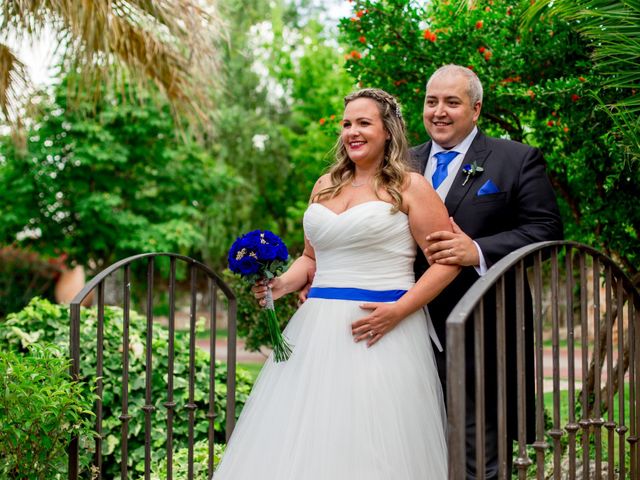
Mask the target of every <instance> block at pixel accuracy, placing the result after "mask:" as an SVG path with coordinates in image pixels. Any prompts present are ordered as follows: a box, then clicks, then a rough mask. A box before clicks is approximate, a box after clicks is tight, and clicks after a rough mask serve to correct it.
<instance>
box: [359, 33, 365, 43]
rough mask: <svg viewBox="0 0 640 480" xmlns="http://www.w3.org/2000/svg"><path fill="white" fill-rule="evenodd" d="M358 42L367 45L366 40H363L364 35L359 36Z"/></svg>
mask: <svg viewBox="0 0 640 480" xmlns="http://www.w3.org/2000/svg"><path fill="white" fill-rule="evenodd" d="M358 40H359V41H360V43H367V39H366V38H364V35H360V37H359V38H358Z"/></svg>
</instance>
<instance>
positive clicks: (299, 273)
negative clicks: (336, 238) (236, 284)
mask: <svg viewBox="0 0 640 480" xmlns="http://www.w3.org/2000/svg"><path fill="white" fill-rule="evenodd" d="M329 182H330V179H329V175H323V176H321V177H320V178H319V179H318V180H317V181H316V184H315V185H314V186H313V190H312V191H311V196H310V198H309V203H311V202H312V201H313V198H314V197H315V195H316V194H317V193H318V192H319V191H320V190H322V189H323V188H325V187H326V186H327V184H328V183H329ZM315 271H316V254H315V252H314V251H313V247H312V246H311V243H309V239H307V236H306V235H305V237H304V250H303V251H302V255H300V257H298V258H297V259H296V260H295V261H294V262H293V263H292V264H291V266H290V267H289V269H288V270H287V271H286V272H284V273H283V274H282V275H280V276H278V277H276V278H274V279H273V280H271V282H270V285H271V290H272V294H273V299H274V300H276V299H278V298H280V297H282V296H284V295H287V294H289V293H292V292H297V291H298V290H300V289H301V288H303V287H304V286H306V285H307V284H308V283H310V282H311V279H313V275H314V273H315ZM252 290H253V293H254V295H255V297H256V298H257V299H258V300H259V302H260V304H261V305H264V300H263V298H264V296H265V295H266V288H265V287H264V286H263V285H255V286H254V287H253V289H252Z"/></svg>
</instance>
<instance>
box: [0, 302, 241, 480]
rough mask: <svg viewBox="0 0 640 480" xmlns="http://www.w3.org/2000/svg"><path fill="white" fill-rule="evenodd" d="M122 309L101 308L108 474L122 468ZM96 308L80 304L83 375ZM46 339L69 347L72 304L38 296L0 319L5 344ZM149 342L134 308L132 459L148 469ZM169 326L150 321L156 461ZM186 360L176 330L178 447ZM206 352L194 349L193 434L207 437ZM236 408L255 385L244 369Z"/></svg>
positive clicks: (219, 379)
mask: <svg viewBox="0 0 640 480" xmlns="http://www.w3.org/2000/svg"><path fill="white" fill-rule="evenodd" d="M122 314H123V312H122V309H120V308H116V307H105V312H104V317H105V318H104V322H105V324H104V374H103V382H104V387H103V412H104V421H103V437H104V442H103V452H102V453H103V456H104V457H103V458H104V460H103V465H104V467H103V471H104V473H105V477H110V476H114V477H116V476H118V475H119V471H120V470H119V462H120V448H119V445H120V427H121V422H120V420H119V419H118V417H119V416H120V415H121V413H122V409H121V405H122V386H121V370H122V320H123V315H122ZM97 323H98V322H97V310H96V309H95V308H90V309H83V310H82V318H81V327H80V368H81V374H82V376H83V377H84V378H87V379H94V378H95V376H96V363H97V359H96V355H97V353H96V352H97V348H96V332H97ZM39 341H47V342H52V343H56V344H57V345H59V346H61V348H64V349H67V348H68V344H69V312H68V309H67V308H66V307H62V306H59V305H54V304H52V303H50V302H49V301H47V300H42V299H38V298H35V299H33V300H32V301H31V302H30V303H29V305H28V306H27V307H25V308H24V309H23V310H22V311H20V312H18V313H15V314H11V315H9V316H8V317H7V320H6V322H5V323H4V324H0V348H1V344H2V343H3V342H4V343H7V344H9V345H12V346H13V347H15V348H26V347H27V346H28V345H30V344H32V343H34V342H39ZM145 344H146V318H144V317H142V316H141V315H139V314H137V313H136V312H134V311H131V315H130V327H129V364H130V366H129V392H128V393H129V414H130V415H131V416H132V418H131V420H130V423H129V442H128V447H129V459H128V464H129V466H130V467H132V468H133V470H134V471H138V472H142V471H143V470H144V434H145V432H144V411H143V410H142V408H141V407H142V406H143V405H144V404H145ZM168 344H169V333H168V330H167V328H165V327H163V326H161V325H158V324H154V325H153V347H152V353H153V371H152V377H151V381H152V398H153V406H154V407H155V411H154V412H153V419H152V422H153V423H152V431H151V442H152V448H151V450H152V455H153V458H152V462H153V463H158V462H160V461H161V460H162V459H163V458H164V457H165V438H166V418H167V410H166V408H165V407H164V405H163V404H164V402H166V401H167V382H166V380H167V371H168ZM188 363H189V338H188V334H185V333H184V332H176V338H175V367H174V379H173V381H174V401H175V402H176V404H177V406H176V408H175V410H174V411H175V415H174V423H173V435H174V446H175V448H176V449H179V448H180V447H181V446H186V445H187V439H188V437H187V435H188V410H187V409H186V408H185V404H186V403H187V402H188V395H189V390H188V389H189V385H188V376H189V370H188ZM226 380H227V370H226V365H224V364H221V363H219V362H216V378H215V382H216V390H215V412H216V417H215V421H214V424H215V439H216V442H224V440H225V420H226V414H225V412H226V410H225V408H226V393H227V390H226ZM208 381H209V355H208V353H206V352H204V351H202V350H199V349H196V356H195V391H194V403H195V404H196V406H197V409H196V411H195V418H196V420H195V440H196V441H200V440H202V441H205V440H206V439H207V428H208V421H207V418H206V416H205V415H206V412H207V411H208V409H209V400H208V398H209V397H208ZM236 382H237V387H236V400H237V404H236V416H237V415H239V414H240V411H241V410H242V407H243V406H244V402H245V400H246V398H247V397H248V395H249V392H250V390H251V377H250V376H249V374H248V373H247V372H245V371H243V370H239V371H238V372H237V376H236Z"/></svg>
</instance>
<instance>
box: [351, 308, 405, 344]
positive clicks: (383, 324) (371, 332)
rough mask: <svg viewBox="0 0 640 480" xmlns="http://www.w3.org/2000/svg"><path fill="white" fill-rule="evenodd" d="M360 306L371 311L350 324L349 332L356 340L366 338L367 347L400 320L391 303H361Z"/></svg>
mask: <svg viewBox="0 0 640 480" xmlns="http://www.w3.org/2000/svg"><path fill="white" fill-rule="evenodd" d="M360 308H362V309H363V310H371V313H369V315H367V316H366V317H364V318H361V319H360V320H356V321H355V322H353V323H352V324H351V334H352V335H353V338H354V340H355V341H356V342H360V341H362V340H367V347H370V346H371V345H373V344H375V343H376V342H378V341H379V340H380V339H381V338H382V337H383V336H384V335H385V334H386V333H387V332H390V331H391V330H392V329H393V328H394V327H395V326H396V325H397V324H398V323H399V322H400V320H402V317H400V316H399V315H398V312H397V309H396V308H395V304H393V303H363V304H362V305H360Z"/></svg>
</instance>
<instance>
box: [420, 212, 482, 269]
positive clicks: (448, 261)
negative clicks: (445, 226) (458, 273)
mask: <svg viewBox="0 0 640 480" xmlns="http://www.w3.org/2000/svg"><path fill="white" fill-rule="evenodd" d="M449 221H450V222H451V228H452V230H453V231H452V232H449V231H446V230H442V231H439V232H433V233H432V234H430V235H429V236H428V237H427V242H428V244H429V246H428V247H427V248H426V249H425V250H424V254H425V256H426V257H427V260H428V261H429V263H430V264H433V263H440V264H443V265H460V266H478V265H479V263H480V256H479V254H478V247H476V244H475V243H474V242H473V239H472V238H471V237H469V236H468V235H467V234H466V233H464V232H463V231H462V229H461V228H460V227H459V226H458V225H457V224H456V222H454V220H453V218H452V217H449Z"/></svg>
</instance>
